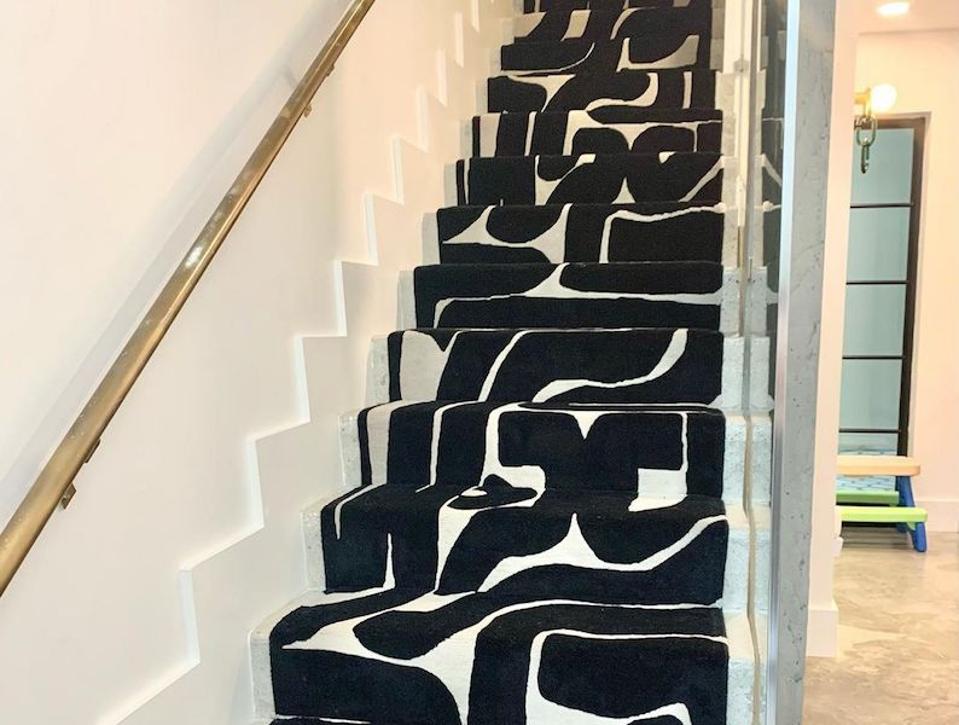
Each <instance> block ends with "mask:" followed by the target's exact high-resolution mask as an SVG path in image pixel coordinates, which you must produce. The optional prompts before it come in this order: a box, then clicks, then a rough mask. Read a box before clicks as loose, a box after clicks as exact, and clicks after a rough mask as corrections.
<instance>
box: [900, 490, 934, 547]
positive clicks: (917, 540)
mask: <svg viewBox="0 0 959 725" xmlns="http://www.w3.org/2000/svg"><path fill="white" fill-rule="evenodd" d="M896 488H897V489H899V505H900V506H910V507H913V506H915V505H916V499H915V497H914V496H913V495H912V478H910V477H909V476H896ZM908 528H909V536H910V537H912V548H914V549H915V550H916V551H918V552H919V553H924V552H925V551H926V546H927V544H926V525H925V524H922V523H920V524H916V525H915V526H910V527H908Z"/></svg>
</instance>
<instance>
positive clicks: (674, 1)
mask: <svg viewBox="0 0 959 725" xmlns="http://www.w3.org/2000/svg"><path fill="white" fill-rule="evenodd" d="M711 4H712V0H523V4H522V9H523V14H528V13H541V12H569V11H570V10H594V11H595V10H605V11H610V12H611V11H617V12H621V11H622V10H623V9H624V8H642V9H652V8H683V9H689V8H693V7H700V6H703V5H706V6H710V7H711Z"/></svg>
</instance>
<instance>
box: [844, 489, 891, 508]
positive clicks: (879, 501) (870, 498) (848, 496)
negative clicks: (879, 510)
mask: <svg viewBox="0 0 959 725" xmlns="http://www.w3.org/2000/svg"><path fill="white" fill-rule="evenodd" d="M836 503H838V504H867V505H872V506H898V505H899V492H898V491H897V490H896V489H894V488H891V489H887V490H880V491H863V490H861V489H855V488H840V489H838V490H837V491H836Z"/></svg>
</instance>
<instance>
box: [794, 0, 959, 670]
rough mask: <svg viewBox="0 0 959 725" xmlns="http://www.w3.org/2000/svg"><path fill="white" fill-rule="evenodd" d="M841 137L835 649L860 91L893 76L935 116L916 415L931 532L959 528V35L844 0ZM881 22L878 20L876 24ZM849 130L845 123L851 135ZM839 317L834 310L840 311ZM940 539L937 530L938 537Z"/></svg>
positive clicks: (837, 108) (820, 648) (832, 302)
mask: <svg viewBox="0 0 959 725" xmlns="http://www.w3.org/2000/svg"><path fill="white" fill-rule="evenodd" d="M837 8H838V9H839V11H840V17H839V21H840V22H839V30H837V39H836V65H835V79H834V89H833V97H834V99H836V100H835V105H834V113H833V124H834V128H836V129H838V133H834V134H833V137H832V139H831V142H830V176H829V216H828V221H827V237H826V258H825V279H824V290H823V297H824V299H823V309H824V310H825V311H826V314H824V316H823V322H822V324H823V329H822V341H821V345H820V372H819V402H818V409H817V415H818V420H817V437H816V479H815V492H814V502H813V507H814V511H813V532H812V552H811V581H810V602H809V605H810V621H809V625H810V626H809V648H808V649H809V654H810V655H814V656H816V655H821V656H829V655H833V654H835V652H836V645H837V639H836V638H837V629H836V628H837V625H838V617H837V612H836V609H835V604H834V602H833V598H832V585H833V558H834V540H835V533H834V528H835V518H834V502H835V479H836V461H835V456H836V450H837V444H838V432H837V431H838V427H839V390H840V381H841V371H842V365H841V357H842V340H843V320H842V314H841V311H842V310H843V309H844V304H845V278H846V252H847V245H848V230H849V200H850V188H851V178H850V175H851V157H852V153H853V144H852V106H851V103H850V102H849V100H847V99H851V98H852V93H853V90H854V88H866V87H869V86H873V85H877V84H879V83H892V84H893V85H895V86H896V87H897V89H898V92H899V98H898V101H897V103H896V106H895V108H894V109H893V113H894V114H905V115H917V114H923V115H926V114H928V116H929V119H928V127H927V137H926V155H925V164H926V173H925V178H924V181H923V208H922V230H921V237H920V243H919V244H920V260H919V289H918V294H919V296H918V305H917V319H916V340H915V351H914V369H913V389H912V390H913V395H912V410H911V420H912V428H911V443H912V450H911V453H912V454H913V455H915V456H916V457H918V458H919V460H920V462H921V464H922V468H923V474H922V476H920V477H918V478H917V479H916V491H917V496H918V499H919V505H921V506H924V507H926V508H927V509H928V510H929V515H930V519H929V529H930V530H931V531H932V532H935V531H957V530H959V477H957V476H956V471H957V470H959V447H957V445H956V441H957V440H959V286H957V285H956V270H959V246H957V244H956V234H955V226H956V225H955V222H954V219H953V209H954V206H955V200H954V196H955V191H956V189H957V188H959V138H957V137H956V135H955V133H954V131H953V129H954V128H956V127H957V124H959V79H957V78H956V77H955V73H953V72H952V69H954V68H957V67H959V31H954V30H953V31H937V32H901V33H869V34H863V35H858V34H857V30H858V27H857V25H856V21H855V20H853V19H852V15H851V6H850V5H848V4H843V3H840V4H839V5H838V6H837ZM871 22H874V20H873V21H871ZM843 129H846V130H845V131H844V130H843ZM830 310H831V311H832V314H829V311H830ZM931 545H932V546H935V545H936V543H935V536H933V537H932V538H931Z"/></svg>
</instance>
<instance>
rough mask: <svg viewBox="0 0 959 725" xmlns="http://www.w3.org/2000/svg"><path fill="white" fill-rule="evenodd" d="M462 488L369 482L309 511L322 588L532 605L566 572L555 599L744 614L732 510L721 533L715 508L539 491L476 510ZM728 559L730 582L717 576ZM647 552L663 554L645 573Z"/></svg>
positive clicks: (741, 538) (742, 559)
mask: <svg viewBox="0 0 959 725" xmlns="http://www.w3.org/2000/svg"><path fill="white" fill-rule="evenodd" d="M460 488H461V487H459V486H444V487H426V488H421V489H414V488H412V487H405V486H394V485H385V486H378V487H368V488H364V489H360V490H357V491H353V492H350V493H349V494H347V495H345V496H344V497H342V498H341V499H340V500H338V501H336V502H334V503H331V504H329V505H328V506H327V507H326V508H325V509H323V510H322V511H319V512H314V513H315V514H316V517H317V520H316V521H313V522H310V525H309V526H308V529H309V531H310V532H311V534H310V535H311V536H315V535H316V534H317V533H319V537H320V542H321V544H322V551H323V562H324V572H325V577H324V580H323V584H324V588H325V589H326V590H327V591H330V592H356V591H363V590H367V589H372V588H376V587H382V586H384V583H385V582H389V583H390V584H391V585H392V583H393V582H395V586H397V587H399V588H405V589H416V590H418V591H428V590H430V589H433V588H434V587H436V588H438V593H439V594H441V595H442V594H461V593H466V592H472V591H493V592H499V593H500V594H502V595H504V596H505V595H507V594H508V596H510V597H520V598H526V599H536V598H541V597H542V596H544V595H545V594H546V591H547V590H545V589H544V588H543V587H544V586H546V585H547V582H548V581H551V580H552V579H553V578H554V574H556V573H561V572H568V573H570V574H571V575H575V577H579V578H577V579H575V580H574V579H569V581H570V582H574V581H575V582H576V583H575V586H574V585H573V584H572V583H571V585H570V588H569V589H568V590H567V589H563V588H562V587H560V588H558V589H556V591H555V592H554V595H555V596H556V597H557V598H564V597H571V598H576V599H579V598H581V597H584V596H585V597H590V596H601V597H602V598H603V599H602V601H616V602H623V603H632V604H668V603H671V602H677V601H679V602H687V603H696V604H702V605H712V604H714V603H715V602H717V601H720V600H722V601H723V604H724V606H726V607H727V608H730V609H732V608H735V609H742V608H744V607H745V603H746V582H747V578H744V577H742V576H741V575H743V574H745V573H747V572H748V563H749V536H748V531H749V530H748V526H747V525H746V520H745V517H744V516H743V515H742V514H741V513H739V514H736V515H735V519H736V524H737V526H736V527H735V528H734V529H733V531H732V535H730V531H729V529H730V526H731V523H730V522H729V521H728V520H727V519H726V518H725V517H724V516H723V514H722V510H721V508H720V509H719V510H717V511H713V509H711V508H710V509H709V512H708V513H702V514H698V515H697V514H689V515H688V516H684V517H682V518H681V517H678V516H677V517H675V518H670V517H671V516H673V514H672V512H671V510H669V509H667V511H669V514H668V515H664V514H663V513H662V512H661V511H656V510H653V511H642V510H640V511H634V510H631V509H630V506H631V504H632V505H633V506H637V505H650V506H653V505H655V506H663V505H665V504H666V503H667V501H666V500H663V499H660V500H656V499H646V500H638V502H637V499H636V498H635V494H631V493H624V494H618V495H614V494H610V493H605V492H599V493H592V494H587V493H583V494H576V495H566V494H564V493H561V492H555V491H552V492H550V491H547V492H546V493H543V494H542V495H541V496H539V497H535V498H528V499H526V500H524V501H523V502H522V503H513V504H507V503H504V504H503V505H501V506H494V505H492V504H491V505H490V507H487V508H486V509H484V510H464V509H463V508H462V507H463V506H467V505H476V506H478V505H479V503H478V502H476V501H475V498H476V496H475V495H474V494H475V493H476V492H477V489H467V490H466V493H465V494H462V492H460V491H459V489H460ZM510 493H515V490H511V491H510ZM484 498H490V496H486V497H484ZM692 500H693V499H687V500H686V501H685V502H684V503H683V504H681V506H680V508H688V507H686V506H684V504H685V503H686V502H689V501H692ZM704 500H708V499H704ZM571 517H572V518H571ZM317 529H318V531H317ZM584 537H585V539H584ZM584 540H585V541H587V542H589V543H588V546H587V545H584V544H582V541H584ZM437 542H438V543H437ZM575 542H579V543H578V544H576V543H575ZM727 556H728V557H729V558H731V559H732V561H731V563H730V566H731V567H732V569H731V571H735V572H736V573H737V576H736V577H732V576H730V577H727V579H726V581H724V578H723V573H724V571H725V568H726V561H727ZM657 557H667V558H666V559H664V561H663V563H661V564H656V565H655V566H653V563H652V560H653V559H655V558H657ZM586 582H589V583H588V585H585V583H586ZM727 582H728V586H727ZM553 583H554V584H555V582H553ZM594 587H597V588H595V589H594ZM598 592H602V593H601V594H599V593H598Z"/></svg>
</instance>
